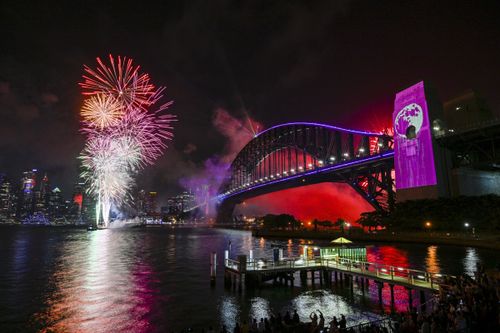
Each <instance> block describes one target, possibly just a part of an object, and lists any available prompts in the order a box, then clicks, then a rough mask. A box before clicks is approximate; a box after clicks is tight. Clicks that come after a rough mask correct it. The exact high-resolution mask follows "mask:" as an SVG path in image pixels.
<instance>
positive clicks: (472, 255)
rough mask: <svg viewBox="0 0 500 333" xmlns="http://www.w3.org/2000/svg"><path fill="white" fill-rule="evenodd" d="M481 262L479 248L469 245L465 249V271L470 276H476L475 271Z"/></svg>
mask: <svg viewBox="0 0 500 333" xmlns="http://www.w3.org/2000/svg"><path fill="white" fill-rule="evenodd" d="M480 262H481V259H479V256H478V255H477V250H476V249H475V248H473V247H468V248H466V249H465V257H464V259H463V265H464V273H465V274H467V275H470V276H474V271H475V270H476V267H477V265H478V264H479V263H480Z"/></svg>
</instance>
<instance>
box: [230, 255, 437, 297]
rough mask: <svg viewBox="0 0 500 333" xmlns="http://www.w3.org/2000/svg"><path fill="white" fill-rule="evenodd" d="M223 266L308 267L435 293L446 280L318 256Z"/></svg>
mask: <svg viewBox="0 0 500 333" xmlns="http://www.w3.org/2000/svg"><path fill="white" fill-rule="evenodd" d="M225 265H226V267H227V268H230V269H233V270H235V271H238V272H240V273H244V272H248V273H252V272H279V271H290V270H303V269H308V268H317V269H332V270H337V271H341V272H350V273H353V274H357V275H362V276H366V277H371V278H374V279H376V280H383V281H386V282H388V283H390V282H391V281H393V282H394V283H399V284H409V285H412V286H417V287H422V288H428V289H435V290H438V289H439V284H441V283H443V282H444V279H445V276H444V275H442V274H439V273H431V272H427V271H423V270H417V269H411V268H407V267H399V266H392V265H387V264H379V263H372V262H367V261H359V260H352V259H347V258H339V257H337V258H332V259H326V258H320V257H316V258H311V259H306V258H303V257H298V258H284V259H283V260H279V261H265V260H262V259H260V260H250V261H247V262H246V264H245V263H240V262H239V261H237V260H233V259H226V261H225Z"/></svg>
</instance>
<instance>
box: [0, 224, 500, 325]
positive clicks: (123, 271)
mask: <svg viewBox="0 0 500 333" xmlns="http://www.w3.org/2000/svg"><path fill="white" fill-rule="evenodd" d="M229 240H230V241H231V242H232V246H233V253H234V255H235V256H236V255H238V254H248V252H249V250H250V249H251V248H252V247H253V250H254V255H255V258H261V257H262V258H270V257H271V256H272V250H273V246H274V247H275V246H280V247H282V248H284V249H285V252H286V253H287V255H288V256H296V255H297V254H298V251H299V245H300V244H301V243H302V244H309V243H310V241H309V240H282V241H280V240H275V239H272V240H270V239H267V240H266V239H263V238H253V237H251V234H250V233H249V232H244V231H235V230H218V229H187V228H186V229H183V228H179V229H166V228H165V229H163V228H159V229H154V230H151V229H143V230H121V231H120V230H107V231H96V232H87V231H85V230H65V229H57V228H43V229H30V228H12V229H3V230H2V233H0V253H2V256H0V332H3V331H41V332H49V331H50V332H144V331H151V332H165V331H167V332H171V331H180V330H182V329H186V328H188V327H193V328H194V329H196V330H199V329H200V328H202V327H203V328H205V329H206V328H208V326H209V325H212V326H213V327H214V328H215V329H216V330H218V328H220V324H226V325H227V327H228V329H231V328H232V327H233V326H232V325H233V324H234V322H235V319H236V318H239V320H245V319H249V318H250V317H256V318H259V317H264V316H265V317H269V316H270V314H271V313H274V314H277V313H278V312H281V314H284V312H285V311H287V310H289V311H290V312H292V311H293V309H294V308H296V309H297V310H299V315H300V316H301V318H302V320H307V318H308V317H309V314H310V313H311V311H314V310H316V309H319V310H321V311H322V312H323V313H324V314H325V316H326V318H327V320H329V319H331V318H332V317H333V316H339V314H341V313H344V314H346V315H347V316H348V319H349V320H350V321H351V323H354V322H357V321H361V320H364V319H367V318H370V317H372V316H375V315H374V314H373V313H380V307H379V306H378V293H377V287H376V285H375V284H373V283H370V287H369V288H368V290H365V292H364V294H363V293H362V292H361V289H360V287H359V286H358V287H355V288H354V292H353V293H352V294H351V292H350V288H349V287H346V286H340V285H338V286H334V287H333V288H327V290H316V291H313V290H311V288H310V287H305V288H300V287H299V286H298V285H299V284H300V279H299V277H298V276H296V285H297V287H296V288H294V289H292V288H290V287H288V288H286V287H276V288H273V287H267V286H266V287H264V288H262V289H261V290H255V291H253V292H251V291H250V290H246V291H244V292H243V293H242V294H239V293H238V292H236V291H232V290H226V289H225V288H224V287H223V285H224V284H223V274H222V272H223V268H222V260H219V264H220V266H219V267H218V276H217V284H216V287H215V288H210V286H209V278H208V275H209V265H208V261H209V254H210V253H211V252H212V251H215V252H217V253H218V255H219V258H222V257H223V253H224V250H225V249H227V245H228V241H229ZM315 244H316V242H315ZM326 244H328V243H327V241H325V245H326ZM367 252H368V257H369V260H370V261H375V262H379V263H384V264H392V265H397V266H400V267H415V268H421V269H425V267H428V268H429V269H434V268H435V269H439V271H440V272H442V274H449V273H451V274H460V273H461V272H462V271H464V270H465V271H466V272H468V273H469V274H471V273H472V271H473V270H474V268H475V266H476V263H477V262H478V261H479V260H480V259H481V261H482V262H484V263H485V264H487V265H490V267H492V266H494V265H495V262H496V258H497V253H496V252H494V251H490V252H488V251H484V250H483V249H473V248H469V249H467V250H465V249H463V248H456V247H449V246H439V251H437V248H435V247H434V248H433V247H428V246H424V245H418V244H417V245H390V246H387V245H378V246H373V247H369V248H368V250H367ZM316 288H319V285H318V284H317V285H316ZM389 291H390V289H389V288H388V287H387V286H385V287H384V290H383V303H384V310H386V311H388V310H389V306H390V293H389ZM395 293H396V297H395V301H396V308H398V309H401V310H405V309H406V307H407V304H408V303H407V300H408V294H407V292H406V290H404V289H403V288H399V287H395ZM413 298H414V304H418V298H417V295H416V294H414V297H413ZM26 318H31V321H30V324H27V323H26V322H27V320H26ZM363 318H364V319H363ZM259 319H260V318H259Z"/></svg>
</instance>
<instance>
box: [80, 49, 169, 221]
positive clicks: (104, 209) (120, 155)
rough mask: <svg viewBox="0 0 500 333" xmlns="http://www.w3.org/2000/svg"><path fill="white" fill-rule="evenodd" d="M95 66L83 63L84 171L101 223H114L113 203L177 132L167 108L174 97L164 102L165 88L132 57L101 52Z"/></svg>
mask: <svg viewBox="0 0 500 333" xmlns="http://www.w3.org/2000/svg"><path fill="white" fill-rule="evenodd" d="M97 63H98V66H97V68H96V69H95V70H93V69H91V68H90V67H88V66H84V71H85V74H84V75H83V79H84V81H83V82H82V83H80V86H81V87H82V89H83V92H82V94H83V95H84V96H85V97H86V99H85V101H84V104H83V107H82V109H81V112H80V115H81V117H82V132H83V133H84V134H85V135H86V137H87V141H86V144H85V148H84V149H83V151H82V153H81V155H80V159H81V161H82V165H83V168H84V171H83V172H82V174H81V176H82V177H83V178H84V179H85V181H86V183H87V184H88V191H89V192H90V194H92V195H93V196H94V197H95V198H96V199H97V206H96V223H97V224H98V225H99V224H100V221H101V218H102V225H103V226H104V227H107V226H108V225H109V218H110V210H111V206H112V205H114V206H116V207H119V206H121V205H123V204H126V203H127V201H128V199H129V198H130V191H131V189H132V188H133V187H134V184H135V183H134V178H135V175H136V174H137V173H138V171H139V170H141V169H142V168H144V167H145V166H147V165H151V164H153V163H154V161H155V160H156V159H157V158H158V157H160V156H161V155H162V154H163V152H164V151H165V149H166V148H167V141H168V140H171V139H172V138H173V134H172V129H173V127H172V122H173V121H175V120H176V117H175V116H174V115H171V114H166V113H165V112H166V110H167V109H168V108H169V107H170V105H171V104H172V102H167V103H163V104H161V103H160V100H161V99H162V97H163V92H164V88H162V87H160V88H156V87H155V86H154V85H153V84H152V83H151V82H150V78H149V75H148V74H144V73H140V72H139V69H140V68H139V66H134V64H133V61H132V59H127V58H125V57H123V58H122V57H118V58H117V59H115V58H113V56H112V55H110V56H109V65H108V64H105V63H104V62H103V61H102V60H101V59H100V58H97Z"/></svg>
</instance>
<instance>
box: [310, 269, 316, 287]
mask: <svg viewBox="0 0 500 333" xmlns="http://www.w3.org/2000/svg"><path fill="white" fill-rule="evenodd" d="M310 272H311V284H312V285H313V286H314V282H315V281H314V271H310Z"/></svg>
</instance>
